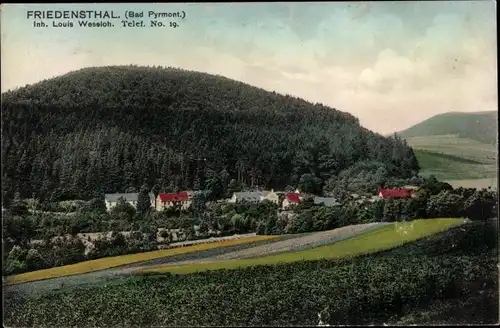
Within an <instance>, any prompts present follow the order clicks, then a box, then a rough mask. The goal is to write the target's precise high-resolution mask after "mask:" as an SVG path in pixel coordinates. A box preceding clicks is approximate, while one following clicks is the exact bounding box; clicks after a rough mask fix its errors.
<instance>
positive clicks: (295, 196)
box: [282, 192, 302, 210]
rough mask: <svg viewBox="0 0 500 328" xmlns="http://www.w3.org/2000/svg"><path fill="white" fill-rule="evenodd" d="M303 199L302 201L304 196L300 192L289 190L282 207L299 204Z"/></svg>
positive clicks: (286, 207)
mask: <svg viewBox="0 0 500 328" xmlns="http://www.w3.org/2000/svg"><path fill="white" fill-rule="evenodd" d="M301 201H302V196H301V195H300V194H299V193H296V192H289V193H287V194H286V195H285V199H284V200H283V205H282V208H283V209H284V210H286V209H288V208H290V207H291V206H295V205H299V204H300V202H301Z"/></svg>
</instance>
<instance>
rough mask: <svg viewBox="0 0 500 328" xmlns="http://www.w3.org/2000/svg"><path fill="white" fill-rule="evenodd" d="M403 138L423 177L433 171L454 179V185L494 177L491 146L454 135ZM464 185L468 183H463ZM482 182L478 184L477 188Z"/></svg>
mask: <svg viewBox="0 0 500 328" xmlns="http://www.w3.org/2000/svg"><path fill="white" fill-rule="evenodd" d="M406 140H407V142H408V144H410V145H411V146H412V147H413V148H414V150H415V155H416V156H417V160H418V162H419V165H420V167H421V172H420V173H421V174H422V175H423V176H429V175H431V174H433V175H435V176H436V178H438V179H440V180H445V181H447V180H454V183H455V185H457V186H460V185H461V184H460V182H459V181H458V180H476V179H491V178H495V179H496V176H497V164H496V159H497V150H496V148H495V146H493V145H488V144H483V143H480V142H477V141H475V140H472V139H467V138H459V137H458V136H456V135H442V136H429V137H413V138H408V139H406ZM465 185H471V183H470V182H464V186H465ZM483 185H484V182H483V183H481V182H479V183H478V187H479V186H483ZM495 185H496V184H495ZM486 187H488V186H486ZM492 187H493V186H492Z"/></svg>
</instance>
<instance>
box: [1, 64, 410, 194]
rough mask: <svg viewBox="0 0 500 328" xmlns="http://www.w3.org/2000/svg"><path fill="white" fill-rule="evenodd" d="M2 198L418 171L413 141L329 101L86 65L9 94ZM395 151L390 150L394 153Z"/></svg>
mask: <svg viewBox="0 0 500 328" xmlns="http://www.w3.org/2000/svg"><path fill="white" fill-rule="evenodd" d="M2 98H3V99H2V100H3V101H2V118H3V120H2V136H3V138H2V159H3V160H2V180H3V184H2V188H3V189H2V194H3V200H7V199H11V198H12V197H13V195H14V193H15V192H16V191H17V192H19V193H20V194H21V196H22V197H31V196H32V194H35V196H37V197H40V198H42V199H43V198H52V199H54V200H55V199H67V198H87V199H88V198H90V197H95V196H96V195H97V194H98V193H102V192H125V191H126V190H130V188H131V187H133V188H135V189H136V190H137V189H138V188H139V187H140V186H141V185H142V184H143V183H147V184H149V187H151V186H152V185H153V184H157V185H158V186H159V188H160V189H163V190H167V189H175V188H180V189H183V188H198V187H201V186H202V185H203V184H205V185H208V187H210V188H211V189H212V191H214V193H216V194H221V193H222V192H223V191H224V190H227V189H230V188H232V187H234V182H233V183H232V185H228V184H229V181H230V180H231V179H236V180H237V182H239V183H244V184H247V185H260V186H265V187H271V188H283V187H284V186H285V185H287V184H294V183H296V182H297V180H298V178H299V177H300V175H301V174H303V173H313V174H314V175H316V176H318V177H322V178H323V179H327V178H328V177H329V176H331V175H335V174H338V173H339V172H340V171H341V170H343V169H345V168H347V167H349V166H351V165H352V164H354V163H356V162H359V161H365V160H376V161H379V162H382V163H384V164H385V165H386V166H387V169H388V170H389V172H390V173H391V174H392V175H393V176H395V177H410V176H411V175H412V174H414V173H415V172H416V171H418V163H417V161H416V158H415V155H414V154H413V151H412V149H411V148H410V147H409V146H407V145H406V144H404V143H403V142H402V141H401V140H399V139H398V138H394V139H392V138H385V137H383V136H381V135H378V134H375V133H372V132H370V131H368V130H366V129H364V128H362V127H361V126H360V125H359V121H358V119H357V118H355V117H353V116H352V115H350V114H347V113H343V112H340V111H337V110H335V109H332V108H329V107H326V106H323V105H321V104H311V103H308V102H306V101H304V100H301V99H297V98H293V97H290V96H284V95H278V94H276V93H274V92H267V91H265V90H262V89H259V88H256V87H252V86H249V85H246V84H244V83H241V82H237V81H233V80H229V79H227V78H224V77H220V76H213V75H209V74H203V73H198V72H189V71H184V70H179V69H171V68H169V69H164V68H145V67H135V66H127V67H124V66H114V67H101V68H87V69H82V70H79V71H75V72H72V73H69V74H66V75H64V76H60V77H57V78H53V79H50V80H46V81H42V82H40V83H37V84H35V85H31V86H27V87H24V88H21V89H18V90H14V91H10V92H7V93H5V94H3V95H2ZM387 154H390V156H387Z"/></svg>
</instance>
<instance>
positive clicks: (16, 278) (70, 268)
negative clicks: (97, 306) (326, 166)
mask: <svg viewBox="0 0 500 328" xmlns="http://www.w3.org/2000/svg"><path fill="white" fill-rule="evenodd" d="M277 237H279V236H254V237H247V238H240V239H231V240H224V241H220V242H212V243H204V244H197V245H192V246H186V247H178V248H171V249H165V250H158V251H152V252H145V253H136V254H128V255H122V256H113V257H106V258H102V259H97V260H91V261H85V262H80V263H75V264H70V265H64V266H60V267H56V268H50V269H44V270H37V271H32V272H26V273H22V274H18V275H13V276H9V277H7V279H6V280H7V281H6V285H13V284H19V283H25V282H29V281H36V280H43V279H50V278H56V277H64V276H71V275H76V274H83V273H89V272H94V271H99V270H104V269H110V268H114V267H119V266H122V265H127V264H131V263H136V262H142V261H148V260H153V259H158V258H162V257H167V256H173V255H178V254H186V253H192V252H198V251H204V250H208V249H213V248H218V247H226V246H234V245H240V244H247V243H253V242H258V241H263V240H269V239H273V238H277Z"/></svg>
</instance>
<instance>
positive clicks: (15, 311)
mask: <svg viewBox="0 0 500 328" xmlns="http://www.w3.org/2000/svg"><path fill="white" fill-rule="evenodd" d="M484 224H485V223H484V222H478V223H473V224H466V225H462V226H460V227H458V228H454V229H451V230H449V232H447V233H445V234H440V235H434V236H432V237H429V238H427V239H423V240H420V241H418V242H416V243H411V244H407V245H404V246H401V247H400V248H398V249H394V250H393V251H392V252H393V253H390V252H391V251H389V252H381V253H378V254H374V255H369V256H361V257H356V258H352V259H343V260H336V261H331V260H319V261H301V262H296V263H289V264H279V265H269V266H254V267H250V268H242V269H235V270H218V271H209V272H201V273H195V274H188V275H171V274H164V275H154V276H140V277H133V278H127V279H124V280H121V281H116V282H114V283H105V284H102V285H99V286H93V287H86V288H81V287H80V288H72V289H70V290H62V291H59V292H53V293H50V294H45V295H39V296H36V297H35V296H19V295H8V296H7V297H6V298H5V306H4V308H5V310H4V322H5V324H6V325H8V326H24V327H29V326H34V325H36V326H38V327H53V326H65V327H67V326H96V325H98V326H106V327H111V326H152V325H155V326H207V325H210V326H235V325H236V326H237V325H248V326H259V325H260V326H262V325H270V326H277V325H316V324H317V323H318V321H317V318H318V317H317V315H318V313H321V315H322V320H323V321H324V322H326V323H329V324H331V325H335V324H382V323H405V322H406V323H409V324H413V323H426V324H432V323H436V322H440V323H448V324H457V323H468V324H471V323H478V324H481V323H490V324H491V323H494V322H496V320H497V319H498V270H497V269H496V265H497V261H498V259H497V257H496V246H497V243H496V236H497V233H498V230H496V231H495V232H494V233H493V234H489V235H488V234H486V235H485V234H484V233H485V231H488V230H490V229H491V228H492V227H493V226H490V227H488V228H486V229H485V228H481V226H482V225H484ZM493 228H494V227H493ZM460 229H464V231H465V233H464V232H462V233H460V234H459V232H460V231H461V230H460ZM485 236H486V237H487V236H489V237H487V238H485ZM457 241H458V246H456V247H451V246H452V245H454V244H455V242H457ZM442 245H448V246H449V247H445V248H442V247H441V246H442ZM450 245H451V246H450ZM428 250H433V251H430V252H428ZM468 300H473V302H475V303H468V302H469V301H468ZM75 304H78V306H75ZM470 306H475V307H473V308H472V309H474V311H472V312H476V313H475V315H474V314H473V313H471V311H469V310H470V308H469V307H470ZM54 313H58V315H57V316H55V315H54ZM423 313H425V315H422V314H423ZM467 313H468V314H467ZM460 314H462V315H460ZM464 314H467V315H464ZM419 320H420V321H419Z"/></svg>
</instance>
